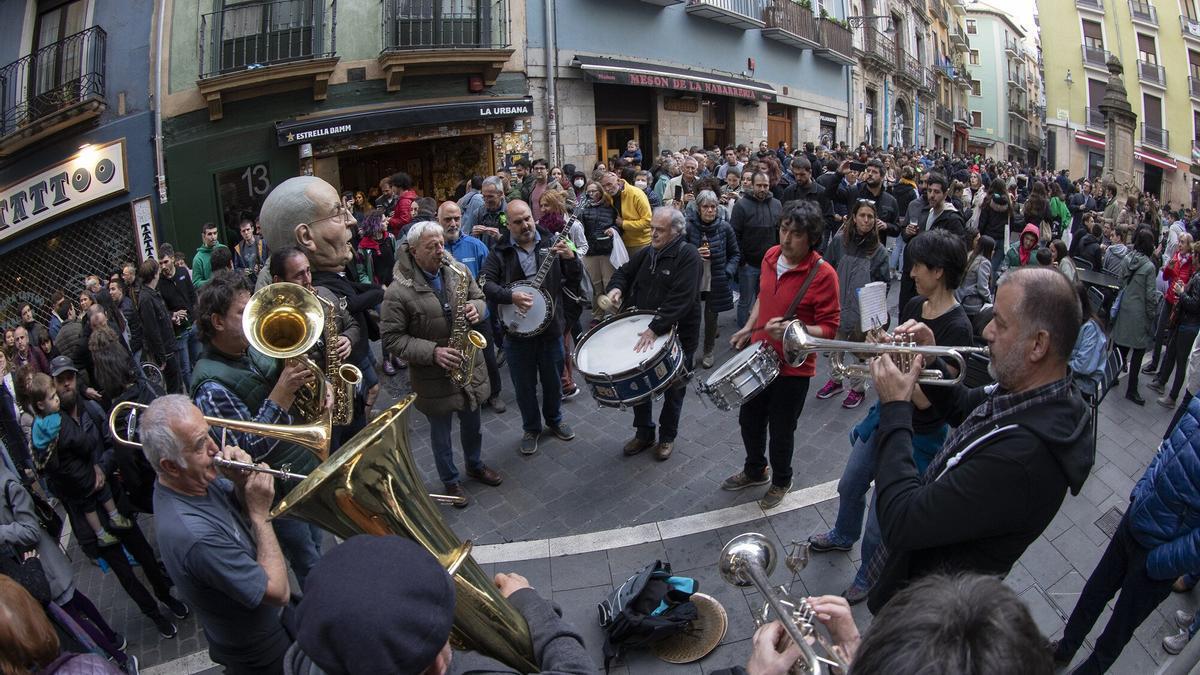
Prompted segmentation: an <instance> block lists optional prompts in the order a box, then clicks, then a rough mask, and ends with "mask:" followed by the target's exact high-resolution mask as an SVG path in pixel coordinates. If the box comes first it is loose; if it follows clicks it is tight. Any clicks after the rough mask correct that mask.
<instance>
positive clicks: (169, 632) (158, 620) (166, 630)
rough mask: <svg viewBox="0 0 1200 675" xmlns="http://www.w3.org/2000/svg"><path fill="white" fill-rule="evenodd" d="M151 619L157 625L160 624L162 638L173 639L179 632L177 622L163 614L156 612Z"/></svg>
mask: <svg viewBox="0 0 1200 675" xmlns="http://www.w3.org/2000/svg"><path fill="white" fill-rule="evenodd" d="M150 619H151V620H153V621H154V625H155V626H158V634H159V635H161V636H162V639H164V640H171V639H173V638H174V637H175V636H176V635H178V634H179V629H178V628H176V627H175V624H173V623H171V620H170V619H168V618H167V617H165V616H163V615H162V614H156V615H154V616H152V617H150Z"/></svg>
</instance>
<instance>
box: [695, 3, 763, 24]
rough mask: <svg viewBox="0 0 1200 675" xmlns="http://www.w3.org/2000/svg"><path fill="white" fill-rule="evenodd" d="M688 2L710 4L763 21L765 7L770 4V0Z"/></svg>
mask: <svg viewBox="0 0 1200 675" xmlns="http://www.w3.org/2000/svg"><path fill="white" fill-rule="evenodd" d="M688 4H689V5H708V6H710V7H716V8H717V9H721V10H724V11H726V12H730V13H732V14H741V15H742V16H744V17H746V18H747V19H752V20H755V21H761V20H762V14H763V9H764V8H765V7H766V6H767V5H768V4H769V0H688Z"/></svg>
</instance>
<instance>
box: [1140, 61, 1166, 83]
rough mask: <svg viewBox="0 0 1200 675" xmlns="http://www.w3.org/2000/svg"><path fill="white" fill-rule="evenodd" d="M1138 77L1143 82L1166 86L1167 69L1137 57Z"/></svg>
mask: <svg viewBox="0 0 1200 675" xmlns="http://www.w3.org/2000/svg"><path fill="white" fill-rule="evenodd" d="M1138 77H1139V78H1141V80H1142V81H1143V82H1150V83H1152V84H1157V85H1158V86H1160V87H1165V86H1167V71H1166V69H1165V68H1163V67H1162V66H1160V65H1158V64H1157V63H1150V62H1149V61H1142V60H1141V59H1138Z"/></svg>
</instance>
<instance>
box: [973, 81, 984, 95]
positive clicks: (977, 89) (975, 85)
mask: <svg viewBox="0 0 1200 675" xmlns="http://www.w3.org/2000/svg"><path fill="white" fill-rule="evenodd" d="M982 91H983V87H982V85H981V84H980V83H979V80H971V95H972V96H982V95H983V94H982V93H981V92H982Z"/></svg>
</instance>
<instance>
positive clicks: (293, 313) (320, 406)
mask: <svg viewBox="0 0 1200 675" xmlns="http://www.w3.org/2000/svg"><path fill="white" fill-rule="evenodd" d="M333 312H334V308H333V304H332V303H330V302H329V301H328V300H325V299H323V298H321V297H319V296H318V295H317V294H316V293H314V292H312V291H310V290H308V289H306V288H304V287H303V286H300V285H299V284H293V283H288V282H280V283H276V284H269V285H267V286H264V287H262V288H261V289H259V290H258V291H257V292H256V293H255V294H254V295H253V296H251V297H250V301H249V302H248V303H246V309H245V310H244V312H243V313H242V331H243V332H244V333H245V335H246V341H247V342H249V343H250V346H251V347H253V348H254V349H256V350H258V351H259V352H261V353H262V354H264V355H266V356H269V357H271V358H276V359H299V360H300V362H301V363H303V364H304V365H305V366H306V367H308V369H309V370H311V371H312V373H313V381H312V383H311V384H309V385H307V386H305V387H304V388H302V389H300V390H299V391H297V392H296V402H295V404H294V405H295V408H296V410H297V411H298V412H299V414H300V416H301V417H302V418H304V419H305V420H307V421H309V422H315V421H318V420H322V421H323V423H326V424H328V425H330V426H332V425H334V424H347V423H349V421H350V419H351V418H352V417H353V403H354V388H355V387H356V386H357V385H358V383H359V382H361V381H362V373H361V372H360V371H359V370H358V368H357V367H356V366H353V365H347V364H342V363H341V359H340V358H338V356H337V350H336V349H335V345H336V344H337V338H338V332H337V319H336V317H335V316H334V313H333ZM322 329H324V337H325V351H326V354H325V362H326V370H325V371H322V370H321V368H320V366H318V365H317V364H316V363H314V362H313V361H312V360H311V359H309V358H308V357H306V356H305V354H307V353H308V352H309V350H311V349H312V348H313V345H315V344H316V343H317V340H319V339H320V338H321V337H322V335H321V331H322ZM328 386H332V387H333V408H332V409H331V410H325V388H326V387H328ZM324 420H327V421H324ZM326 449H328V445H326Z"/></svg>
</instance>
